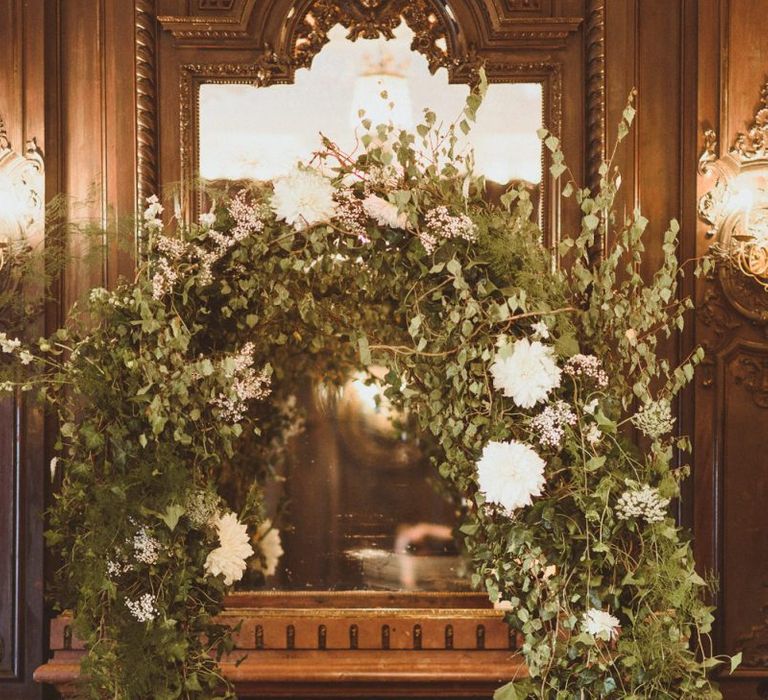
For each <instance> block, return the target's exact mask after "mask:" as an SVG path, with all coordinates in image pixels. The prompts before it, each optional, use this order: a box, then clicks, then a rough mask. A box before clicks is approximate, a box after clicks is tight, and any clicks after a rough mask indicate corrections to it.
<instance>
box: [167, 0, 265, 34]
mask: <svg viewBox="0 0 768 700" xmlns="http://www.w3.org/2000/svg"><path fill="white" fill-rule="evenodd" d="M204 2H206V3H207V4H206V5H205V6H203V3H204ZM212 2H213V3H218V5H219V6H218V7H213V6H212ZM234 2H235V0H198V9H199V10H209V11H210V10H213V9H217V10H219V11H223V10H231V9H232V8H233V7H234ZM223 3H226V4H223ZM255 3H256V0H244V1H243V0H241V1H240V8H239V12H237V14H236V15H235V16H232V15H225V16H213V17H212V16H210V15H206V16H203V17H201V16H199V15H191V16H189V15H185V16H181V17H177V16H172V15H161V16H159V17H158V18H157V21H158V22H159V23H160V25H161V26H162V27H163V29H167V30H168V31H169V32H171V34H172V35H173V37H174V39H179V40H180V41H190V40H191V41H195V40H205V41H209V40H211V39H247V38H248V32H247V31H246V30H247V26H248V20H249V19H250V17H251V13H252V12H253V8H254V5H255ZM227 5H228V7H227Z"/></svg>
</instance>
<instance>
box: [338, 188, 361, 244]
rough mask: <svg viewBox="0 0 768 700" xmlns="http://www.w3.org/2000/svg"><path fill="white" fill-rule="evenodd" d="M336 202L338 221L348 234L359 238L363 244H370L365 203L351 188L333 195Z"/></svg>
mask: <svg viewBox="0 0 768 700" xmlns="http://www.w3.org/2000/svg"><path fill="white" fill-rule="evenodd" d="M333 199H334V201H335V202H336V221H337V222H338V223H339V225H340V226H341V228H343V229H344V230H345V231H346V232H347V233H351V234H353V235H355V236H357V238H358V240H359V241H360V242H361V243H368V242H369V240H370V239H369V238H368V232H367V231H366V228H365V225H366V223H367V222H368V217H367V216H366V213H365V209H364V208H363V201H362V200H361V199H360V198H359V197H357V196H356V195H355V191H354V190H353V189H352V188H350V187H345V188H344V189H341V190H339V191H338V192H336V193H335V194H334V195H333Z"/></svg>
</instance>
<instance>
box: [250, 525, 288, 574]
mask: <svg viewBox="0 0 768 700" xmlns="http://www.w3.org/2000/svg"><path fill="white" fill-rule="evenodd" d="M254 540H255V542H256V544H257V546H258V547H259V549H260V550H261V556H260V557H258V558H256V559H254V560H253V562H252V566H253V568H254V569H255V570H256V571H262V572H263V573H264V576H274V575H275V571H277V564H278V562H279V561H280V557H282V556H283V544H282V540H281V539H280V531H279V530H278V529H277V528H275V527H272V521H271V520H265V521H264V522H263V523H262V524H261V525H259V527H258V529H257V530H256V535H255V536H254Z"/></svg>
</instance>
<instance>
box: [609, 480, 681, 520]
mask: <svg viewBox="0 0 768 700" xmlns="http://www.w3.org/2000/svg"><path fill="white" fill-rule="evenodd" d="M668 506H669V499H668V498H664V497H663V496H662V495H661V494H660V493H659V490H658V489H657V488H654V487H653V486H649V485H648V484H645V485H644V486H641V487H640V488H636V489H628V490H627V491H625V492H624V493H623V494H621V496H620V497H619V500H618V502H617V503H616V517H617V518H619V520H635V519H639V518H642V519H643V520H645V522H647V523H658V522H661V521H662V520H664V518H665V517H666V516H667V507H668Z"/></svg>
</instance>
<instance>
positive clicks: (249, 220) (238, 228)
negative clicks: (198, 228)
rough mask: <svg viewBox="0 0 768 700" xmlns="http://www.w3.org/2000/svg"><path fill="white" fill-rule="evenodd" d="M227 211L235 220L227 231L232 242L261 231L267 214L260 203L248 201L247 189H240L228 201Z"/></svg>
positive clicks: (242, 239)
mask: <svg viewBox="0 0 768 700" xmlns="http://www.w3.org/2000/svg"><path fill="white" fill-rule="evenodd" d="M229 213H230V215H231V216H232V218H233V219H234V220H235V225H234V227H233V228H232V230H231V231H230V233H229V239H231V240H232V242H233V243H234V242H238V243H239V242H240V241H244V240H245V239H246V238H248V236H250V235H252V234H254V233H261V232H262V231H263V230H264V219H265V218H266V217H267V215H268V210H267V209H266V207H265V206H264V205H263V204H261V203H258V204H255V203H253V202H249V201H248V191H247V190H240V192H238V193H237V196H236V197H235V198H234V199H233V200H232V201H231V202H230V203H229ZM214 221H215V219H214ZM211 225H213V224H211ZM230 245H231V244H230Z"/></svg>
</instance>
